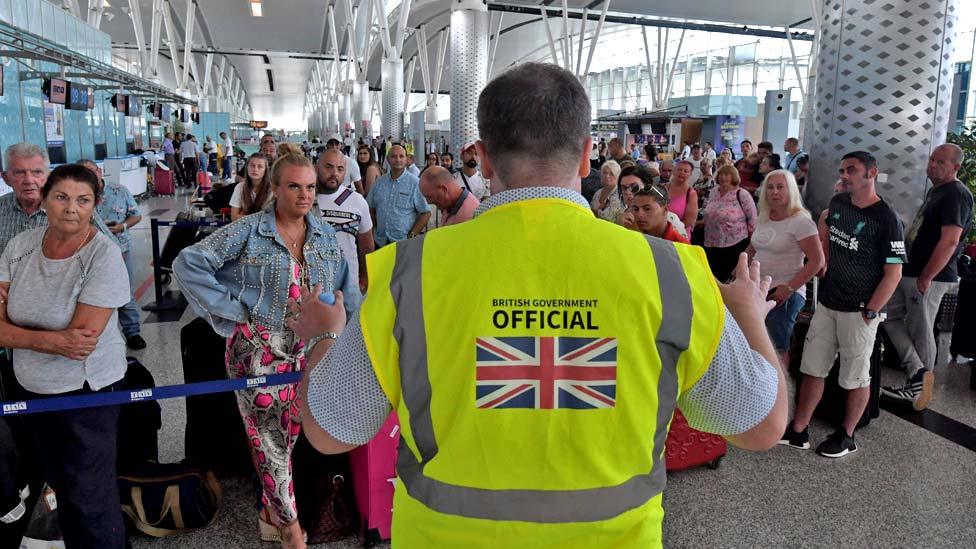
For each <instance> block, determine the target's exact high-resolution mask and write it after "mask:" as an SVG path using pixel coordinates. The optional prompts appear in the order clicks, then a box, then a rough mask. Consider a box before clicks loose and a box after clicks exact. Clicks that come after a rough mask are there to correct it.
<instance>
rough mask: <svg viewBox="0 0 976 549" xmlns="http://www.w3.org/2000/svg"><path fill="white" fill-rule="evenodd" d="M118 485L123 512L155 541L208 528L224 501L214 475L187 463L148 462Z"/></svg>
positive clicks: (119, 481)
mask: <svg viewBox="0 0 976 549" xmlns="http://www.w3.org/2000/svg"><path fill="white" fill-rule="evenodd" d="M118 483H119V497H120V499H121V501H122V512H123V513H125V516H126V517H128V519H129V520H130V521H132V524H133V526H135V528H136V529H137V530H139V531H140V532H142V533H144V534H146V535H149V536H152V537H155V538H163V537H167V536H172V535H173V534H177V533H179V532H181V531H186V530H197V529H200V528H204V527H206V526H209V525H210V523H212V522H213V520H214V518H216V516H217V510H218V509H219V508H220V503H221V500H222V498H223V494H222V492H221V489H220V483H219V482H217V477H215V476H214V474H213V472H212V471H209V470H206V469H202V468H200V467H195V466H193V465H191V464H188V463H166V464H163V463H146V464H144V465H143V466H142V467H141V468H140V469H139V470H138V472H136V473H132V474H127V475H124V476H119V479H118Z"/></svg>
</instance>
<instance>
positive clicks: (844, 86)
mask: <svg viewBox="0 0 976 549" xmlns="http://www.w3.org/2000/svg"><path fill="white" fill-rule="evenodd" d="M958 1H959V0H822V4H821V7H822V11H821V16H822V18H823V19H822V21H821V22H820V23H821V27H820V28H821V37H820V52H819V58H818V62H819V66H818V69H817V82H816V93H815V94H814V96H815V101H814V104H813V109H812V115H813V120H812V121H811V122H808V123H807V124H806V128H805V131H804V145H805V148H806V150H807V151H808V152H809V153H810V183H809V184H808V187H809V188H808V189H807V202H808V204H809V206H810V208H811V209H813V210H815V211H819V210H821V209H823V208H824V207H826V205H827V203H828V202H829V200H830V197H831V195H832V194H833V184H834V182H835V181H836V180H837V171H838V169H839V166H840V160H841V157H842V156H843V155H844V154H845V153H848V152H851V151H855V150H865V151H868V152H870V153H872V154H873V155H874V156H875V157H876V158H877V159H878V166H879V172H880V173H882V174H885V175H886V176H887V180H886V181H884V182H879V183H878V185H877V188H878V194H880V195H881V196H882V197H883V198H884V199H885V200H887V201H888V203H889V204H891V206H892V207H893V208H894V209H895V211H897V212H898V213H899V215H901V217H902V218H903V219H904V220H906V221H907V220H910V219H911V218H912V217H913V216H914V214H915V211H916V210H917V209H918V207H919V205H920V204H921V203H922V199H923V197H924V194H925V189H926V188H927V180H926V175H925V168H926V165H927V162H928V155H929V153H930V152H931V151H932V149H933V148H934V147H936V146H937V145H939V144H941V143H944V142H945V138H946V130H947V127H948V123H949V106H950V102H951V93H952V79H953V74H954V71H953V67H952V57H953V53H954V49H955V42H956V27H957V22H958V5H959V4H958ZM966 1H969V0H966Z"/></svg>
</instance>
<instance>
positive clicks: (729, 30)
mask: <svg viewBox="0 0 976 549" xmlns="http://www.w3.org/2000/svg"><path fill="white" fill-rule="evenodd" d="M488 11H502V12H506V13H519V14H522V15H542V10H541V9H540V8H534V7H528V6H514V5H509V4H488ZM546 15H547V16H549V17H560V16H562V10H555V9H553V10H549V9H547V10H546ZM568 17H569V18H570V19H581V18H582V17H583V13H582V11H570V12H569V13H568ZM599 18H600V17H599V16H598V15H597V14H595V13H589V14H587V19H589V20H590V21H597V20H599ZM606 22H607V23H617V24H621V25H640V26H644V27H662V28H668V29H680V30H695V31H704V32H715V33H722V34H741V35H746V36H759V37H763V38H779V39H783V38H784V36H783V31H782V30H773V29H764V28H758V27H747V26H733V25H719V24H715V23H692V22H689V21H672V20H669V19H645V18H642V17H637V16H624V15H607V16H606ZM792 38H793V40H801V41H807V42H810V41H813V33H811V32H802V31H797V30H794V31H792Z"/></svg>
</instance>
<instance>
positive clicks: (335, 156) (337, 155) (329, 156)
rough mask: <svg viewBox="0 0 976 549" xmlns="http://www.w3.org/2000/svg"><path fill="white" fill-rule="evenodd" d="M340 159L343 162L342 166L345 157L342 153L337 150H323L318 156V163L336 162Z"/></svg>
mask: <svg viewBox="0 0 976 549" xmlns="http://www.w3.org/2000/svg"><path fill="white" fill-rule="evenodd" d="M340 159H341V160H342V161H343V164H345V160H346V155H344V154H342V151H340V150H339V149H325V150H324V151H322V154H320V155H319V159H318V162H319V163H322V162H325V161H326V160H331V161H333V162H338V161H339V160H340Z"/></svg>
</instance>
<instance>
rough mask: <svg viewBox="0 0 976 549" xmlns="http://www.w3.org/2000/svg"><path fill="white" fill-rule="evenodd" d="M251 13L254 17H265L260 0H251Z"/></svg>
mask: <svg viewBox="0 0 976 549" xmlns="http://www.w3.org/2000/svg"><path fill="white" fill-rule="evenodd" d="M251 15H252V16H254V17H263V16H264V12H263V11H262V6H261V1H260V0H257V1H255V0H251Z"/></svg>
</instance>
